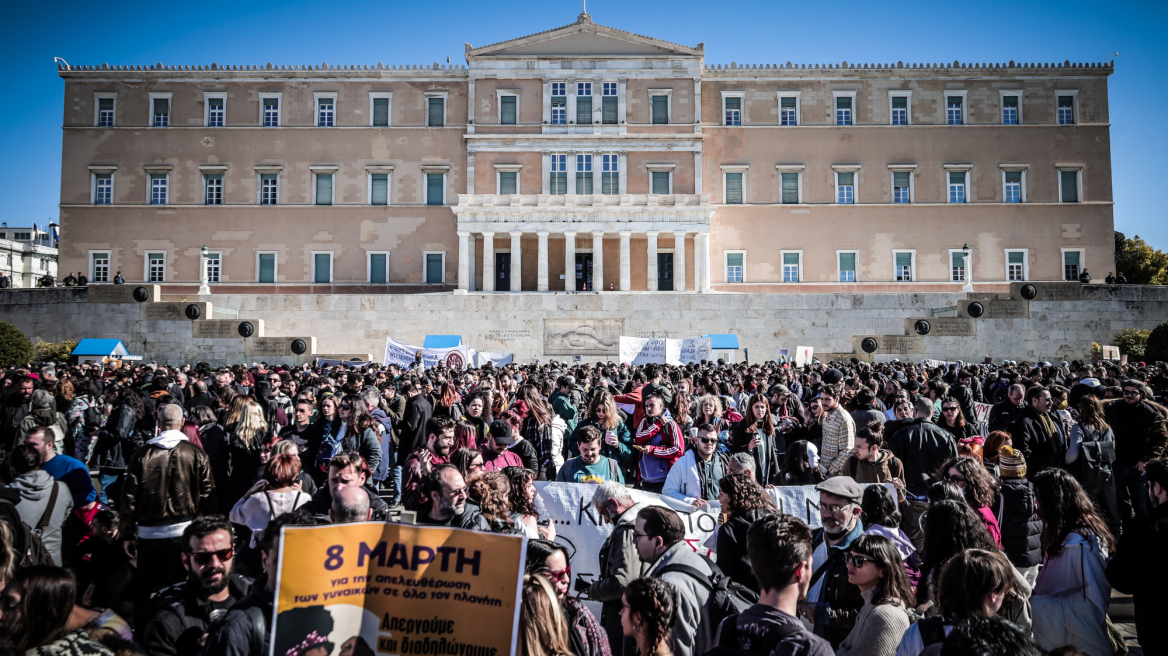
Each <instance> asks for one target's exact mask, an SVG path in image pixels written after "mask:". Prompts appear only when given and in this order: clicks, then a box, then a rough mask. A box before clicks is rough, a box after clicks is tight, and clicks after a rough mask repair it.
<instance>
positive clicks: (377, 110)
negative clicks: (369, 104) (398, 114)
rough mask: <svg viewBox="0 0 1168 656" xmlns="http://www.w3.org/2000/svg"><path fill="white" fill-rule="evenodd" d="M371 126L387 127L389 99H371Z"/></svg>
mask: <svg viewBox="0 0 1168 656" xmlns="http://www.w3.org/2000/svg"><path fill="white" fill-rule="evenodd" d="M373 125H374V126H376V127H389V98H374V99H373Z"/></svg>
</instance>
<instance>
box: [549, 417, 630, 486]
mask: <svg viewBox="0 0 1168 656" xmlns="http://www.w3.org/2000/svg"><path fill="white" fill-rule="evenodd" d="M575 437H576V448H577V449H578V450H579V451H580V455H579V456H577V457H575V458H569V459H568V460H567V461H566V462H564V466H563V467H561V468H560V471H559V473H558V474H556V480H557V481H559V482H561V483H602V482H604V481H616V482H617V483H622V484H623V483H624V482H625V477H624V475H623V474H621V470H620V465H618V464H617V462H616V460H613V459H612V458H606V457H604V456H602V455H600V450H601V436H600V429H599V428H597V427H595V426H583V427H582V428H580V429H579V430H577V431H576V433H575Z"/></svg>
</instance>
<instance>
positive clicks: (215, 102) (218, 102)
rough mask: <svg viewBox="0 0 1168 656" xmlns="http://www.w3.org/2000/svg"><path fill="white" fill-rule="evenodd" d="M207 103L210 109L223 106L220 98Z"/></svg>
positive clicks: (210, 99)
mask: <svg viewBox="0 0 1168 656" xmlns="http://www.w3.org/2000/svg"><path fill="white" fill-rule="evenodd" d="M207 102H209V103H211V106H212V107H222V106H223V99H222V98H209V99H208V100H207ZM111 109H112V108H111Z"/></svg>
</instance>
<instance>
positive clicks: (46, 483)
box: [10, 444, 73, 567]
mask: <svg viewBox="0 0 1168 656" xmlns="http://www.w3.org/2000/svg"><path fill="white" fill-rule="evenodd" d="M10 460H11V464H12V469H13V471H14V472H15V473H16V478H15V479H14V480H13V481H12V484H11V485H10V489H11V490H13V491H15V492H16V493H18V494H19V495H20V496H19V503H17V504H16V511H17V512H18V513H20V520H21V521H22V522H24V523H25V525H27V526H28V528H30V529H32V530H33V531H34V535H38V536H39V537H40V539H41V542H42V543H43V544H44V548H45V549H46V550H48V554H49V557H50V559H51V561H52V564H53V565H56V566H58V567H60V566H61V565H63V564H64V560H63V559H62V557H61V547H62V533H63V531H64V527H65V520H66V519H67V518H68V517H69V514H70V513H71V512H72V511H73V496H72V494H70V492H69V486H68V485H65V483H63V482H61V481H58V480H56V479H54V478H53V477H52V475H51V474H49V473H48V472H47V471H45V470H43V469H40V465H41V458H40V454H38V453H37V451H36V449H35V448H34V447H33V446H32V445H30V444H21V445H20V446H18V447H16V448H15V449H13V451H12V455H11V458H10Z"/></svg>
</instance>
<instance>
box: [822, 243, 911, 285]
mask: <svg viewBox="0 0 1168 656" xmlns="http://www.w3.org/2000/svg"><path fill="white" fill-rule="evenodd" d="M844 253H853V254H854V255H855V256H856V272H855V273H856V279H855V280H852V281H849V282H848V283H844V284H850V283H852V282H860V249H858V248H852V249H848V248H843V249H836V252H835V280H834V281H833V282H836V283H839V282H842V281H841V280H840V273H841V272H842V271H841V269H840V255H842V254H844ZM895 266H896V265H895V262H894V264H893V267H895Z"/></svg>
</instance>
